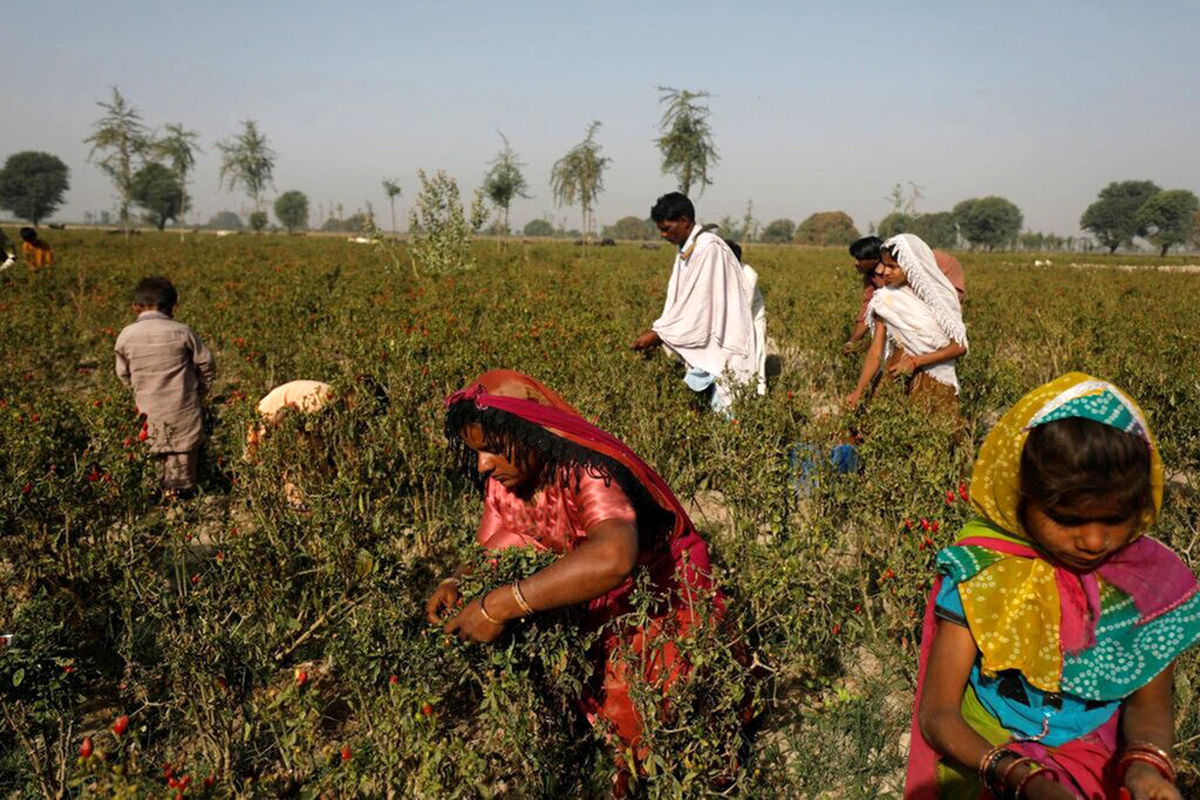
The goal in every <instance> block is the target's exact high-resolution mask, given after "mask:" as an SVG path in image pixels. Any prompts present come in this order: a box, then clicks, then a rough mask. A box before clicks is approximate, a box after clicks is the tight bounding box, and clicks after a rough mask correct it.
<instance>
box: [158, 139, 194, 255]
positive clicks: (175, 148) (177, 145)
mask: <svg viewBox="0 0 1200 800" xmlns="http://www.w3.org/2000/svg"><path fill="white" fill-rule="evenodd" d="M163 131H164V133H163V135H162V136H159V137H158V138H157V139H155V140H154V141H153V142H152V143H151V145H150V151H151V153H153V154H154V155H155V156H156V157H157V158H161V159H163V160H165V161H166V162H167V163H168V164H170V165H171V169H173V170H175V176H176V177H177V178H179V191H180V197H181V199H180V202H179V220H180V221H182V220H183V216H184V214H186V213H187V212H188V210H189V205H188V195H187V176H188V173H189V172H191V171H192V167H194V166H195V165H196V153H198V152H203V151H202V150H200V145H199V144H198V141H199V139H200V134H199V133H197V132H196V131H189V130H187V129H186V128H184V127H183V123H182V122H172V123H168V124H166V125H164V126H163ZM179 235H180V236H181V237H182V236H183V228H182V227H180V229H179Z"/></svg>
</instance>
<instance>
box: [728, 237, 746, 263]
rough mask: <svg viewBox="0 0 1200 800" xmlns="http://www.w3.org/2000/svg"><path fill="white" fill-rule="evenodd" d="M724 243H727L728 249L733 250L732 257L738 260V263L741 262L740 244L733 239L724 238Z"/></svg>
mask: <svg viewBox="0 0 1200 800" xmlns="http://www.w3.org/2000/svg"><path fill="white" fill-rule="evenodd" d="M725 244H727V245H729V249H730V250H732V251H733V257H734V258H736V259H737V260H738V263H741V260H742V246H741V245H740V244H738V243H737V242H735V241H734V240H733V239H726V240H725Z"/></svg>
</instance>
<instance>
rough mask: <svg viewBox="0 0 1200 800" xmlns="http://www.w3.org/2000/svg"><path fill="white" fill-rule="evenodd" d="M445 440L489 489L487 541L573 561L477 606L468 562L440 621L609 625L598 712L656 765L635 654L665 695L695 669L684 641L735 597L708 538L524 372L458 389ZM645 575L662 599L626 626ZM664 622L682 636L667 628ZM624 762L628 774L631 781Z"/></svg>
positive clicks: (440, 600) (487, 633) (668, 495)
mask: <svg viewBox="0 0 1200 800" xmlns="http://www.w3.org/2000/svg"><path fill="white" fill-rule="evenodd" d="M446 438H447V440H448V441H449V443H450V446H451V452H453V453H454V454H455V455H456V456H457V458H458V460H459V463H460V464H461V466H462V469H463V470H464V472H465V473H466V474H467V475H468V476H470V477H471V478H472V479H473V480H474V481H475V482H476V483H477V485H478V486H479V488H480V489H481V490H482V493H483V517H482V519H481V520H480V522H479V530H478V533H477V536H476V538H477V539H478V542H479V544H480V545H482V546H483V547H485V548H487V549H490V550H502V549H506V548H511V547H530V548H535V549H537V550H539V551H549V552H553V553H557V554H560V557H559V558H558V559H557V560H556V561H554V562H553V563H552V564H550V565H549V566H547V567H544V568H543V569H541V570H539V571H537V572H534V573H533V574H532V575H530V576H529V577H527V578H525V579H523V580H517V581H515V582H513V583H512V584H511V585H504V586H499V587H497V588H495V589H493V590H492V591H490V592H487V593H486V594H483V595H480V596H478V597H476V598H474V599H469V598H468V599H469V602H467V603H466V605H463V604H462V603H463V599H464V598H462V597H461V596H460V594H459V591H458V584H459V577H460V576H461V575H463V574H465V572H466V569H467V567H461V568H459V570H458V571H457V572H456V573H455V574H454V575H453V576H452V577H449V578H446V579H445V580H443V581H442V582H441V584H439V585H438V587H437V589H436V590H435V591H434V593H433V594H432V595H431V596H430V597H429V600H428V601H427V602H426V605H425V610H426V615H427V617H428V619H429V621H430V622H431V623H435V624H442V625H444V626H445V630H446V632H447V633H450V634H455V635H457V636H459V637H460V638H462V639H466V640H468V641H474V642H482V643H484V644H491V643H492V642H495V641H497V640H498V639H500V637H501V635H502V634H503V633H504V632H505V629H506V628H508V627H510V626H511V625H512V623H514V622H515V621H516V620H518V619H521V618H526V617H529V616H534V617H536V615H537V614H539V613H541V612H544V611H549V610H551V609H556V608H564V607H569V606H580V607H582V608H583V609H584V613H585V617H584V619H585V623H584V624H585V625H588V626H589V627H591V628H593V629H597V630H603V631H604V633H603V636H602V638H601V640H600V644H599V646H598V647H597V648H596V653H595V655H596V656H597V659H596V661H597V664H596V668H597V673H598V674H597V678H598V679H597V681H596V682H595V685H594V686H589V688H588V689H587V690H586V694H585V698H584V706H585V709H586V710H587V711H588V713H589V716H590V717H592V718H595V719H598V720H603V721H604V722H605V723H607V725H609V726H610V730H611V733H612V734H614V735H615V739H616V740H617V742H619V744H620V748H621V752H622V753H623V754H625V755H626V756H628V757H631V758H633V759H634V761H635V763H643V762H644V760H645V757H646V755H647V754H646V753H645V748H644V747H643V746H642V745H641V736H642V721H641V716H640V714H639V711H638V705H637V704H636V703H635V698H634V697H633V696H631V687H630V680H631V679H632V675H631V671H632V670H633V669H638V668H637V667H631V662H630V661H629V660H628V659H629V655H630V654H632V655H633V656H634V658H635V661H634V662H632V663H633V664H641V665H643V666H642V667H641V668H640V669H641V671H642V673H643V675H642V679H643V680H645V681H647V682H649V683H650V685H651V686H655V685H657V686H658V688H657V689H655V691H663V692H664V693H667V694H669V687H670V685H671V684H673V683H675V682H677V681H679V680H684V679H686V678H687V676H688V673H689V671H690V668H689V666H688V662H687V658H686V656H685V655H684V654H683V653H682V652H680V651H679V650H678V649H677V647H676V645H675V640H676V639H677V638H681V639H685V640H686V639H687V638H688V636H689V631H695V630H696V629H697V628H698V627H699V626H708V625H714V624H716V622H717V619H716V618H717V617H719V616H720V615H721V610H722V609H723V607H724V605H723V599H722V597H721V594H720V591H719V590H718V589H717V588H716V587H715V586H714V585H713V583H712V578H711V575H710V565H709V556H708V546H707V545H706V544H705V542H704V539H703V538H701V536H700V534H699V533H698V532H697V531H696V529H695V527H694V526H693V525H692V522H691V520H690V519H689V518H688V515H687V512H686V511H684V509H683V507H682V506H681V505H680V504H679V501H678V500H677V499H676V498H675V495H674V494H673V493H672V492H671V489H670V488H669V487H668V486H667V485H666V483H664V482H663V479H662V478H661V477H659V475H658V474H657V473H656V472H655V471H654V470H653V469H652V468H651V467H650V466H648V465H647V464H646V463H645V462H643V461H642V460H641V459H640V458H638V457H637V455H635V454H634V453H633V452H632V451H631V450H630V449H629V448H628V447H626V446H625V445H624V444H623V443H622V442H620V441H618V440H617V439H616V438H614V437H613V436H612V435H611V434H609V433H607V432H605V431H603V430H601V429H600V428H597V427H596V426H594V425H592V424H591V423H590V422H588V421H587V420H586V419H584V418H583V416H581V415H580V414H579V412H578V411H576V410H575V409H574V408H573V407H572V406H570V405H569V404H568V403H567V402H566V401H565V400H563V399H562V398H561V397H560V396H559V395H558V394H557V393H555V392H554V391H553V390H551V389H549V388H547V387H546V386H544V385H543V384H541V383H539V382H538V381H536V380H534V379H533V378H530V377H528V376H526V375H522V374H521V373H518V372H512V371H509V370H494V371H491V372H487V373H484V374H483V375H480V376H479V377H478V378H476V379H475V380H474V381H472V382H471V384H470V385H468V386H467V387H466V388H465V389H463V390H461V391H458V392H455V393H454V394H452V395H450V397H449V398H447V400H446ZM638 576H644V577H645V578H646V579H648V581H649V586H650V587H651V591H652V592H653V593H654V594H655V595H656V601H657V602H655V603H653V604H652V605H651V607H650V609H649V611H648V621H647V622H646V624H645V626H644V627H642V626H636V627H634V626H631V625H629V624H625V625H617V624H613V622H614V620H617V619H618V618H620V617H621V616H622V615H624V614H626V613H627V612H629V611H630V610H631V608H630V596H631V594H632V592H633V591H634V585H635V580H636V579H637V578H638ZM704 600H707V601H708V602H707V603H704V602H702V601H704ZM703 607H709V608H710V610H711V613H708V614H706V613H705V612H703V611H701V608H703ZM656 631H657V632H659V633H660V634H661V633H662V632H663V631H673V632H674V633H673V634H671V635H669V636H665V637H662V636H658V637H656V636H655V633H654V632H656ZM664 638H665V639H666V641H662V639H664ZM656 639H657V641H656ZM501 646H503V645H501ZM622 654H625V656H624V657H622ZM634 674H636V673H634ZM641 699H642V702H645V701H646V699H645V697H644V696H643V697H642V698H641ZM659 702H660V703H665V702H666V699H665V698H664V699H662V700H660V701H659ZM714 724H715V723H714ZM661 755H662V756H664V757H669V754H668V753H662V754H661ZM621 763H622V768H623V769H622V773H623V778H622V780H628V774H627V770H628V767H627V765H626V763H625V762H624V760H623V759H621ZM619 786H620V784H619Z"/></svg>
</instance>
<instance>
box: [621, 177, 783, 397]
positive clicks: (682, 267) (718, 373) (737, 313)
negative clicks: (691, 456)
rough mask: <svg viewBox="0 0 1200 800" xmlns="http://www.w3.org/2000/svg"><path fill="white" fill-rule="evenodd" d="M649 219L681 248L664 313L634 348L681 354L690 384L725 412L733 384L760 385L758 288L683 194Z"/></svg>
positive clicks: (667, 197)
mask: <svg viewBox="0 0 1200 800" xmlns="http://www.w3.org/2000/svg"><path fill="white" fill-rule="evenodd" d="M650 217H651V219H653V220H654V224H655V225H657V226H658V230H659V232H660V234H661V235H662V238H664V239H666V240H667V241H668V242H670V243H671V244H673V245H675V246H676V247H678V248H679V250H678V252H677V253H676V255H675V263H674V265H673V266H672V268H671V278H670V281H669V282H668V283H667V296H666V299H665V301H664V303H663V311H662V314H661V315H660V316H659V318H658V319H656V320H655V321H654V323H653V324H652V325H651V326H650V328H649V330H647V331H645V332H644V333H643V334H642V335H641V336H639V337H638V338H637V339H635V340H634V342H633V344H632V345H631V347H632V348H633V349H634V350H639V351H648V350H650V349H652V348H654V347H655V346H657V345H662V346H663V347H664V348H665V349H666V350H667V351H668V352H670V353H672V354H674V355H676V356H678V357H679V358H680V359H682V360H683V362H684V363H685V364H686V365H687V368H688V370H687V374H686V375H685V376H684V382H685V383H686V384H687V385H688V388H690V389H691V390H692V391H694V392H697V393H698V394H702V395H705V396H707V397H708V400H709V404H710V405H711V407H712V408H713V410H715V411H717V412H719V413H722V414H726V415H728V414H729V413H730V407H731V405H732V403H733V388H734V386H735V385H738V384H748V383H753V384H756V385H761V384H760V376H761V373H760V368H761V361H762V360H761V359H760V358H759V353H758V345H757V342H756V340H755V329H754V311H753V309H752V304H753V302H754V297H753V294H754V293H753V288H752V287H751V286H750V284H749V282H748V281H747V280H746V274H745V273H744V272H743V270H742V266H741V264H739V263H738V260H737V258H736V257H735V256H734V254H733V251H732V250H730V249H729V246H728V245H727V244H725V241H724V240H723V239H721V237H720V236H718V235H717V234H715V233H712V232H711V231H707V230H704V229H703V228H701V226H700V225H698V224H696V209H695V207H694V206H693V205H692V201H691V200H688V198H687V197H686V196H685V195H683V194H681V193H680V192H671V193H669V194H664V195H663V196H662V197H660V198H658V201H657V202H656V203H655V204H654V207H653V208H651V209H650Z"/></svg>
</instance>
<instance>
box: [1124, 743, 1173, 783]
mask: <svg viewBox="0 0 1200 800" xmlns="http://www.w3.org/2000/svg"><path fill="white" fill-rule="evenodd" d="M1125 752H1126V753H1134V752H1141V753H1151V754H1153V755H1155V756H1158V757H1159V758H1160V759H1162V762H1163V763H1164V764H1166V765H1167V766H1168V767H1169V768H1170V770H1171V774H1172V775H1174V774H1175V761H1174V759H1172V758H1171V754H1170V753H1168V752H1167V751H1166V750H1164V749H1162V748H1161V747H1159V746H1158V745H1156V744H1155V743H1154V742H1149V741H1146V740H1145V739H1140V740H1138V741H1134V742H1129V743H1128V744H1126V745H1125Z"/></svg>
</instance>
